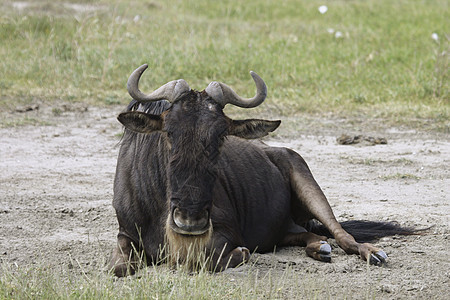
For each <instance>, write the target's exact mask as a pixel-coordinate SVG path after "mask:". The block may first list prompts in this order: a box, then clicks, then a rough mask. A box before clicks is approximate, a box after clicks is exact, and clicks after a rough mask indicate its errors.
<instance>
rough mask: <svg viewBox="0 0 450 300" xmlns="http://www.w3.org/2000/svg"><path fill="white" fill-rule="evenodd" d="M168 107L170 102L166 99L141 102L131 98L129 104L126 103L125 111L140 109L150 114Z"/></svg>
mask: <svg viewBox="0 0 450 300" xmlns="http://www.w3.org/2000/svg"><path fill="white" fill-rule="evenodd" d="M169 107H170V102H169V101H167V100H160V101H153V102H147V103H141V102H138V101H136V100H134V99H133V100H132V101H131V102H130V104H128V107H127V111H142V112H145V113H148V114H152V115H160V114H162V113H163V112H164V111H166V110H167V109H168V108H169Z"/></svg>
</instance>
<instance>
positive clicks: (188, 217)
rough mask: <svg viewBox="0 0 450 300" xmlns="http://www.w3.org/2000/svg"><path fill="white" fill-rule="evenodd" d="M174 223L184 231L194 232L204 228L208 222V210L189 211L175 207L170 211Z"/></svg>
mask: <svg viewBox="0 0 450 300" xmlns="http://www.w3.org/2000/svg"><path fill="white" fill-rule="evenodd" d="M172 219H173V222H174V223H175V225H176V226H177V227H178V228H179V229H181V230H183V231H186V232H188V233H189V232H196V231H201V230H203V229H205V228H206V227H207V226H208V224H209V212H208V210H206V209H205V210H202V211H201V212H198V213H197V212H189V211H188V210H185V209H181V208H178V207H177V208H175V209H174V210H173V212H172Z"/></svg>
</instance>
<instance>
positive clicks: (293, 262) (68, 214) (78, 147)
mask: <svg viewBox="0 0 450 300" xmlns="http://www.w3.org/2000/svg"><path fill="white" fill-rule="evenodd" d="M121 109H122V107H117V106H111V107H107V108H95V107H89V108H86V107H84V106H82V105H61V106H58V107H54V106H53V107H51V106H48V105H40V106H39V107H34V108H33V109H30V110H27V109H25V110H23V109H17V110H13V111H9V112H1V113H0V115H1V117H2V118H7V119H11V120H19V123H20V120H22V119H26V120H29V119H33V120H38V122H37V123H38V124H40V125H24V126H19V127H9V128H2V129H0V136H1V138H0V220H1V226H0V259H1V262H2V263H3V264H9V265H15V266H18V267H32V266H33V265H42V264H45V265H46V266H50V267H52V266H54V267H58V268H61V267H62V268H67V269H68V270H69V272H70V271H73V272H80V269H82V270H83V271H84V272H89V271H90V270H96V269H102V268H104V262H105V261H106V260H107V258H108V256H109V254H110V251H111V249H112V248H113V245H114V244H115V240H116V234H117V229H118V228H117V227H118V226H117V221H116V219H115V213H114V210H113V208H112V206H111V201H112V184H113V178H114V171H115V165H116V159H117V154H118V150H119V147H118V142H119V140H120V133H121V131H122V129H121V125H120V124H119V123H118V122H117V121H116V119H115V118H116V115H117V114H118V113H119V112H120V111H121ZM16 123H17V122H16ZM25 123H27V122H25ZM35 123H36V122H35ZM366 123H369V122H365V120H364V119H363V118H361V120H345V119H333V118H332V117H330V118H329V119H328V118H324V117H321V118H317V119H315V118H313V117H307V116H305V117H299V118H289V119H287V120H286V121H285V123H284V124H282V125H281V127H280V129H279V130H278V132H277V134H275V135H273V136H271V137H269V138H267V139H266V142H267V143H269V144H272V145H277V146H286V147H290V148H292V149H295V150H296V151H298V152H299V153H300V154H301V155H302V156H303V157H304V158H305V160H306V161H307V162H308V164H309V166H310V168H311V170H312V172H313V174H314V175H315V177H316V180H317V181H318V182H319V184H320V186H321V187H322V189H323V190H324V192H325V194H326V195H327V197H328V199H329V202H330V204H331V206H332V207H333V209H334V212H335V214H336V216H337V218H338V220H340V221H344V220H351V219H368V220H390V221H392V220H395V221H398V222H399V223H401V224H403V225H407V226H416V227H419V228H425V227H429V226H434V227H432V228H431V229H430V230H429V231H427V233H426V234H425V235H420V236H408V237H400V236H394V237H388V238H383V239H382V240H380V241H379V242H378V243H376V244H377V245H378V246H379V247H381V248H382V249H384V250H385V251H386V253H387V254H388V255H389V263H388V265H387V266H385V267H381V268H380V267H373V266H370V267H368V266H367V265H366V264H365V263H364V262H363V261H361V260H360V259H359V258H358V257H357V256H347V255H345V254H344V252H343V251H342V250H341V249H339V248H338V247H337V245H336V244H335V242H334V240H331V241H330V243H331V245H332V246H333V254H332V263H321V262H318V261H314V260H312V259H310V258H308V257H307V256H306V254H305V252H304V249H302V248H298V247H290V248H284V249H277V251H276V253H268V254H254V255H252V258H251V261H250V263H251V264H252V265H253V268H256V269H259V270H261V273H263V272H264V270H268V269H271V270H279V271H280V272H282V271H283V270H285V269H286V268H290V269H291V270H292V271H293V272H295V273H301V274H302V277H300V278H304V281H303V282H295V281H293V282H292V283H289V284H291V285H292V287H294V286H298V285H305V284H308V285H320V286H325V287H327V295H328V296H329V297H331V298H355V299H361V298H365V297H367V295H368V293H369V292H370V295H372V294H375V295H376V297H377V298H386V299H405V298H406V299H407V298H411V299H412V298H414V299H432V298H436V299H448V298H449V297H450V293H449V286H450V259H449V256H448V250H449V247H450V236H449V215H450V202H449V196H448V195H449V186H450V176H449V165H450V138H449V135H448V134H442V133H432V132H431V133H430V132H427V133H424V132H421V131H420V129H410V128H409V129H405V128H392V127H388V126H385V125H384V124H383V122H382V121H373V120H372V121H371V122H370V124H366ZM344 133H345V134H349V135H352V134H355V135H356V134H358V135H365V136H372V137H378V138H380V137H382V138H385V139H386V140H387V144H382V145H372V144H370V143H358V144H354V145H339V144H338V143H337V142H336V138H338V137H339V136H341V135H342V134H344ZM247 268H249V266H243V267H240V268H237V269H232V270H227V271H226V272H225V273H224V274H223V275H221V276H230V277H231V278H239V276H241V274H243V273H244V272H245V270H246V269H247ZM0 272H1V271H0ZM303 275H304V276H303ZM289 284H288V285H289ZM316 296H317V295H316Z"/></svg>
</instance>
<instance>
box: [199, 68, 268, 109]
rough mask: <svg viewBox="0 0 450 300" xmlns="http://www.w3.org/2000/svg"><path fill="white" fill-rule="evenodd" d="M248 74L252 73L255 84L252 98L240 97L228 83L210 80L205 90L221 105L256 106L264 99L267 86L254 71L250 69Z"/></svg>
mask: <svg viewBox="0 0 450 300" xmlns="http://www.w3.org/2000/svg"><path fill="white" fill-rule="evenodd" d="M250 75H252V77H253V81H255V84H256V95H255V97H253V98H248V99H246V98H242V97H241V96H239V95H238V94H236V92H235V91H233V89H232V88H230V87H229V86H228V85H226V84H225V83H222V82H217V81H213V82H211V83H210V84H209V85H208V87H207V88H206V89H205V91H206V92H207V93H208V95H209V96H210V97H211V98H213V99H214V100H215V101H216V102H217V103H219V104H221V105H222V107H224V106H225V105H226V104H228V103H229V104H233V105H236V106H239V107H245V108H251V107H256V106H258V105H260V104H261V103H262V102H263V101H264V99H266V96H267V86H266V84H265V83H264V80H262V78H261V77H259V75H258V74H256V73H255V72H253V71H250Z"/></svg>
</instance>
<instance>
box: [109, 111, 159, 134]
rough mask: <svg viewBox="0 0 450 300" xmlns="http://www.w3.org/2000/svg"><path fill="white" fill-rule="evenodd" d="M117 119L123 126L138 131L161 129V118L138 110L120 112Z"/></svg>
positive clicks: (148, 131) (149, 131) (147, 131)
mask: <svg viewBox="0 0 450 300" xmlns="http://www.w3.org/2000/svg"><path fill="white" fill-rule="evenodd" d="M117 119H118V120H119V122H120V123H122V124H123V125H124V126H125V128H127V129H129V130H131V131H134V132H138V133H151V132H153V131H156V130H161V129H162V127H163V119H162V118H161V116H158V115H151V114H146V113H144V112H140V111H128V112H124V113H121V114H120V115H119V116H118V117H117Z"/></svg>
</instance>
